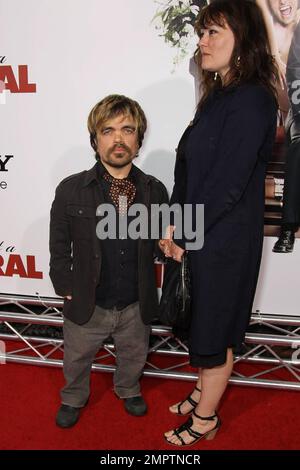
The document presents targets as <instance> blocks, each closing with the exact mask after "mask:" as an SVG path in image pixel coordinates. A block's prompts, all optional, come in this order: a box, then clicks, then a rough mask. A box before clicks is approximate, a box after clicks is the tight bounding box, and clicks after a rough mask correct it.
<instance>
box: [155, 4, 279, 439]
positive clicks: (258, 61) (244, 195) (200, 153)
mask: <svg viewBox="0 0 300 470" xmlns="http://www.w3.org/2000/svg"><path fill="white" fill-rule="evenodd" d="M195 30H196V32H197V34H198V36H199V50H198V54H197V56H198V59H199V67H200V69H201V73H202V76H203V84H202V86H203V90H204V94H203V96H202V99H201V101H200V103H199V106H198V109H197V112H196V115H195V118H194V120H193V123H192V124H191V125H190V126H189V127H188V128H187V129H186V131H185V132H184V134H183V136H182V138H181V140H180V143H179V146H178V153H177V159H176V166H175V185H174V189H173V194H172V198H171V204H173V203H179V204H181V205H183V204H191V205H192V208H195V207H196V205H197V204H204V213H205V216H204V219H205V222H204V235H205V240H204V247H203V248H202V249H201V250H194V251H193V250H192V249H189V251H188V257H189V261H190V266H191V274H192V312H193V313H192V324H191V329H190V337H189V352H190V363H191V365H192V366H194V367H197V368H199V378H198V381H197V384H196V387H195V388H194V390H193V391H192V392H191V394H190V395H189V396H188V397H187V398H186V399H185V400H182V401H180V402H179V403H176V404H175V405H173V406H171V407H170V412H171V413H173V414H176V415H181V416H182V415H189V414H192V415H191V416H190V417H189V418H188V420H187V421H186V422H185V423H184V424H182V425H181V426H179V427H178V428H175V429H172V430H171V431H169V432H166V433H165V439H166V440H167V442H168V443H169V444H173V445H176V446H185V445H191V444H194V443H195V442H197V441H198V440H200V439H202V438H204V437H205V438H206V439H212V438H213V437H214V435H215V434H216V432H217V430H218V428H219V427H220V424H221V421H220V418H219V417H218V415H217V413H216V409H217V407H218V404H219V401H220V399H221V397H222V395H223V393H224V391H225V389H226V386H227V384H228V380H229V377H230V375H231V372H232V366H233V354H232V348H233V347H235V348H238V347H239V346H241V344H242V342H243V340H244V336H245V331H246V328H247V326H248V323H249V319H250V315H251V308H252V302H253V298H254V293H255V288H256V283H257V278H258V272H259V265H260V260H261V253H262V243H263V228H264V181H265V173H266V164H267V161H268V159H269V157H270V155H271V151H272V147H273V143H274V138H275V131H276V120H277V99H276V91H275V81H276V79H278V74H277V69H276V66H275V64H274V60H273V57H272V55H271V53H270V46H269V42H268V37H267V31H266V27H265V23H264V20H263V17H262V13H261V11H260V9H259V8H258V7H257V5H256V4H255V3H254V2H252V1H248V0H244V1H240V0H215V1H214V2H212V3H210V4H209V5H208V6H207V7H205V8H204V9H203V10H202V11H201V12H200V15H199V17H198V18H197V21H196V25H195ZM195 212H196V211H195ZM194 222H195V220H193V223H194ZM195 226H197V225H196V224H195ZM174 229H175V231H174ZM176 230H178V227H177V229H176V228H175V227H172V229H171V233H172V231H174V233H173V239H172V240H171V239H170V238H169V239H168V238H166V239H164V240H161V241H160V247H161V249H162V250H163V251H164V253H165V255H166V256H169V257H173V258H174V259H176V260H177V261H178V262H180V261H181V258H182V255H183V253H184V251H185V244H186V242H187V240H185V239H183V240H180V239H179V235H178V237H177V236H176V235H177V234H176ZM189 245H191V244H189Z"/></svg>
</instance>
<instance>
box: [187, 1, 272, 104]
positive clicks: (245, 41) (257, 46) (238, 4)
mask: <svg viewBox="0 0 300 470" xmlns="http://www.w3.org/2000/svg"><path fill="white" fill-rule="evenodd" d="M225 21H226V22H227V24H228V26H229V27H230V29H231V30H232V32H233V34H234V37H235V47H234V50H233V53H232V57H231V60H230V70H229V72H228V75H227V77H226V86H228V85H231V84H235V83H245V82H249V81H252V82H256V83H260V84H262V85H263V86H265V87H266V88H267V89H268V90H269V91H270V92H271V93H272V95H273V96H274V98H275V99H276V100H277V92H276V81H277V80H278V78H279V77H278V71H277V67H276V64H275V61H274V58H273V56H272V55H271V47H270V43H269V39H268V33H267V29H266V25H265V22H264V18H263V15H262V12H261V10H260V8H259V7H258V6H257V5H256V3H254V2H252V1H250V0H214V1H213V2H212V3H210V5H208V6H207V7H205V8H203V9H202V11H201V12H200V14H199V16H198V18H197V19H196V22H195V31H196V33H197V34H198V36H199V37H200V34H201V30H202V29H208V28H209V27H210V26H211V25H213V24H215V25H218V26H220V27H224V25H225ZM195 59H196V62H197V63H198V64H199V67H200V70H201V52H200V49H199V48H198V49H197V50H196V52H195ZM201 73H202V77H203V80H202V83H201V87H202V93H203V95H202V99H201V100H200V103H199V107H201V105H202V103H203V102H204V101H205V100H206V98H207V96H208V95H209V93H210V92H211V91H212V90H214V89H216V88H220V86H221V85H222V84H221V79H220V77H218V78H217V80H215V72H208V71H205V70H201Z"/></svg>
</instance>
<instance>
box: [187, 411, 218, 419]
mask: <svg viewBox="0 0 300 470" xmlns="http://www.w3.org/2000/svg"><path fill="white" fill-rule="evenodd" d="M193 415H194V416H196V418H199V419H202V420H204V421H213V420H214V419H215V418H218V415H217V413H216V412H215V414H214V415H212V416H199V415H197V413H196V411H193Z"/></svg>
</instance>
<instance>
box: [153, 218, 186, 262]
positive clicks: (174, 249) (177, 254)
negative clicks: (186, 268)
mask: <svg viewBox="0 0 300 470" xmlns="http://www.w3.org/2000/svg"><path fill="white" fill-rule="evenodd" d="M174 230H175V226H174V225H169V227H167V230H166V235H165V238H163V239H162V240H160V241H159V247H160V249H161V251H162V252H163V253H164V255H165V256H166V258H173V259H174V260H175V261H178V262H179V263H181V261H182V256H183V254H184V252H185V250H183V249H182V248H181V247H180V246H178V245H176V243H174V242H173V233H174Z"/></svg>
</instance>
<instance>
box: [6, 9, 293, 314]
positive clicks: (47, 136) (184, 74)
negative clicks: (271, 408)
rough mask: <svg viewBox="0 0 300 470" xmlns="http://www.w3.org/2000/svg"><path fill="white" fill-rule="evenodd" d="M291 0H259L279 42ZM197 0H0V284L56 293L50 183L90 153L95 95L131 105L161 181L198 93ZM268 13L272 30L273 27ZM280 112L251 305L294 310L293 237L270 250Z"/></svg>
mask: <svg viewBox="0 0 300 470" xmlns="http://www.w3.org/2000/svg"><path fill="white" fill-rule="evenodd" d="M294 1H295V4H296V6H295V9H293V8H292V7H291V8H290V10H291V11H290V10H289V11H287V9H286V8H285V9H284V8H282V6H281V2H278V1H272V0H266V5H267V6H268V8H269V10H270V19H271V21H272V22H273V25H274V31H275V33H276V34H278V37H279V38H282V37H283V38H284V41H285V46H286V47H285V49H288V48H289V46H290V43H289V39H288V38H287V35H284V36H283V35H282V28H283V27H284V19H286V18H287V16H288V15H295V17H296V15H298V14H299V11H298V0H294ZM290 3H291V4H293V1H292V0H291V1H290ZM205 4H206V1H204V0H198V1H197V0H196V1H193V0H185V1H183V0H182V1H180V0H178V1H177V0H176V1H174V0H159V1H155V0H114V1H109V0H22V1H21V0H10V2H6V1H5V0H0V17H1V28H0V136H1V137H0V204H1V205H0V207H1V218H0V221H1V225H0V292H1V293H2V294H10V295H11V294H20V295H29V296H36V295H40V296H48V297H56V295H55V293H54V290H53V288H52V285H51V281H50V279H49V275H48V271H49V249H48V232H49V211H50V207H51V203H52V200H53V198H54V191H55V188H56V186H57V184H58V183H59V182H60V181H61V180H62V179H63V178H65V177H66V176H68V175H70V174H72V173H76V172H79V171H82V170H84V169H89V168H91V167H92V166H93V165H94V163H95V160H94V153H93V150H92V149H91V147H90V144H89V134H88V131H87V126H86V122H87V117H88V114H89V111H90V110H91V108H92V107H93V106H94V105H95V104H96V102H98V101H99V100H100V99H101V98H103V97H104V96H106V95H108V94H111V93H119V94H125V95H128V96H130V97H132V98H134V99H135V100H137V101H138V102H139V103H140V104H141V106H142V107H143V109H144V111H145V113H146V116H147V118H148V123H149V125H148V131H147V135H146V139H145V141H144V144H143V147H142V149H141V152H140V155H139V157H138V158H137V159H136V160H135V163H136V165H137V166H138V167H140V168H141V169H142V170H143V171H145V172H146V173H151V174H153V175H154V176H156V177H157V178H159V179H160V180H161V181H163V183H164V184H165V185H166V186H167V188H168V190H169V192H170V191H171V189H172V184H173V169H174V163H175V148H176V146H177V143H178V140H179V138H180V136H181V134H182V132H183V130H184V129H185V127H186V126H187V124H188V123H189V122H190V120H191V119H192V118H193V115H194V112H195V107H196V103H197V99H198V97H199V92H198V81H199V80H198V77H197V71H196V68H195V65H194V62H193V59H192V58H193V53H194V51H195V49H196V44H197V40H198V39H197V37H196V36H195V34H194V31H193V22H194V20H195V17H196V15H197V14H198V12H199V10H200V9H201V8H202V7H203V6H205ZM276 9H277V10H276ZM276 15H277V16H276ZM280 15H281V16H282V17H283V19H282V18H280ZM297 19H298V16H297ZM294 21H296V20H295V19H294ZM279 22H280V24H281V26H282V27H281V30H279V29H278V28H277V29H276V27H277V23H279ZM288 24H289V23H288ZM289 27H290V26H289ZM291 34H292V33H291ZM281 40H283V39H281ZM283 49H284V48H281V50H283ZM284 53H285V54H286V50H285V52H284ZM283 60H285V61H286V60H287V56H286V57H283ZM285 92H286V93H285V100H283V103H285V104H284V106H287V107H288V100H287V99H286V97H287V90H285ZM283 114H284V113H283ZM283 119H284V117H283V118H282V119H281V120H280V122H279V123H278V125H279V128H280V129H279V132H278V141H277V143H276V148H275V151H274V161H273V162H271V164H270V168H269V171H268V181H267V185H266V186H267V196H266V197H267V198H266V236H265V243H264V254H263V261H262V268H261V273H260V279H259V286H258V290H257V294H256V299H255V305H254V310H259V311H261V312H263V313H273V314H287V315H300V288H299V286H300V281H299V269H300V245H299V246H298V244H297V242H296V245H295V249H294V252H293V253H292V254H288V255H287V254H276V253H272V247H273V245H274V243H275V241H276V239H277V238H276V235H277V234H278V225H279V223H280V216H281V205H282V187H283V184H284V170H283V169H284V158H285V154H286V149H285V147H284V135H282V133H283V134H284V130H283ZM272 165H273V166H272ZM245 269H247V266H245Z"/></svg>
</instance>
